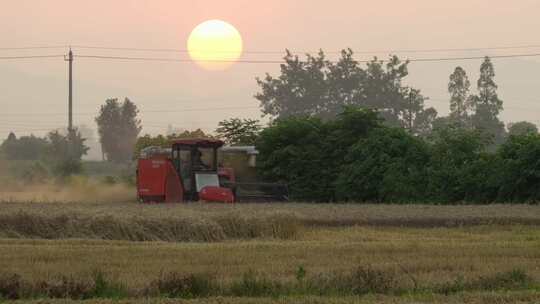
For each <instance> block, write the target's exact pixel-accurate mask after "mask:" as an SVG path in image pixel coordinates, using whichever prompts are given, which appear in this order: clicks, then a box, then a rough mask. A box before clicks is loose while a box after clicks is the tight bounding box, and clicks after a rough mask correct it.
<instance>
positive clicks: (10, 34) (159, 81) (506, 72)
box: [0, 0, 540, 138]
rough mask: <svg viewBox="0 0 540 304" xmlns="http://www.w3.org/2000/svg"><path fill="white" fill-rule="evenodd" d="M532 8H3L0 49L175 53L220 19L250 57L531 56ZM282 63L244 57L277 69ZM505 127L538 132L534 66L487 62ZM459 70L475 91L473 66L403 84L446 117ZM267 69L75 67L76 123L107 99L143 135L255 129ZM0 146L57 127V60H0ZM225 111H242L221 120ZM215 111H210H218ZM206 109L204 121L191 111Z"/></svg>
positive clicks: (20, 3)
mask: <svg viewBox="0 0 540 304" xmlns="http://www.w3.org/2000/svg"><path fill="white" fill-rule="evenodd" d="M539 16H540V1H539V0H516V1H508V0H505V1H497V0H491V1H487V0H485V1H484V0H482V1H480V0H454V1H438V0H409V1H397V0H396V1H359V0H356V1H352V0H351V1H340V0H336V1H331V2H330V1H318V0H295V1H290V0H289V1H253V0H251V1H244V0H238V1H224V0H216V1H182V0H175V1H172V0H147V1H143V0H140V1H136V0H114V1H111V0H93V1H87V0H69V1H68V0H2V4H1V6H0V48H10V47H25V46H51V45H52V46H55V45H91V46H92V45H94V46H108V47H136V48H176V49H184V48H185V47H186V39H187V37H188V35H189V33H190V32H191V30H192V29H193V28H194V27H195V26H196V25H197V24H199V23H201V22H203V21H205V20H208V19H222V20H225V21H228V22H230V23H232V24H233V25H235V26H236V27H237V28H238V30H239V31H240V32H241V33H242V36H243V39H244V43H245V49H246V50H248V51H283V50H284V49H285V48H289V49H292V50H298V51H300V52H304V51H314V50H317V49H319V48H322V49H324V50H327V51H338V50H340V49H342V48H346V47H351V48H353V50H356V51H358V52H361V51H362V52H363V51H368V52H369V51H379V50H380V51H383V52H379V53H378V54H377V52H375V53H370V54H367V53H366V54H364V53H362V54H357V58H358V59H366V58H370V57H371V56H373V55H379V56H382V57H386V56H387V55H388V52H387V50H407V49H434V48H474V47H497V46H516V45H540V36H539V29H540V18H539ZM65 51H66V50H65V49H42V50H31V51H28V50H25V51H22V50H10V51H8V50H0V57H2V56H18V55H43V54H53V55H55V54H64V53H65ZM75 52H76V54H78V55H113V56H147V57H176V58H187V56H186V55H185V54H176V55H175V54H168V53H140V52H133V51H104V50H94V49H78V48H75ZM518 53H519V54H521V53H540V47H536V48H528V49H512V50H498V51H490V52H489V53H486V51H482V52H479V51H468V52H441V53H398V55H401V56H403V57H404V58H407V57H409V58H437V57H455V56H457V57H459V56H478V55H486V54H488V55H497V54H518ZM281 57H282V55H280V54H270V55H268V54H245V55H244V58H245V59H279V58H281ZM494 63H495V68H496V72H497V78H496V81H497V82H498V84H499V86H500V95H501V97H502V99H503V100H504V101H505V106H506V110H505V111H504V113H503V115H502V116H503V119H504V120H506V121H516V120H530V121H534V122H535V123H540V121H539V119H540V118H538V116H539V115H538V114H540V94H539V93H537V92H538V88H539V87H540V77H539V76H538V75H539V72H540V57H535V58H520V59H500V60H495V61H494ZM457 65H462V66H463V67H465V69H466V70H467V71H468V73H469V76H470V77H471V81H472V82H473V83H475V82H476V78H477V74H478V73H477V70H478V67H479V65H480V61H457V62H444V63H412V64H411V65H410V73H411V75H410V76H409V77H408V80H407V82H408V83H409V84H412V85H414V86H415V87H417V88H420V89H421V90H422V92H424V93H425V95H427V96H429V97H431V98H432V101H430V102H429V103H428V104H429V105H433V106H435V107H436V108H437V109H438V110H439V112H440V113H441V114H446V113H447V112H448V110H447V108H448V103H447V99H448V94H447V92H446V86H447V83H448V76H449V74H450V73H451V72H452V71H453V69H454V68H455V66H457ZM278 69H279V67H278V66H277V65H275V64H274V65H268V64H240V63H239V64H236V65H235V66H233V67H232V68H231V69H229V70H227V71H222V72H210V71H205V70H202V69H201V68H199V67H198V66H196V65H195V64H193V63H151V62H115V61H103V60H101V61H98V60H92V59H83V58H80V59H77V60H76V61H75V70H74V71H75V110H74V111H75V113H76V116H75V123H76V124H77V125H79V124H86V125H88V126H90V127H92V128H95V124H94V122H93V118H94V117H95V115H96V113H97V110H98V108H99V106H100V105H101V104H102V103H103V102H104V100H105V99H107V98H109V97H120V98H123V97H124V96H128V97H130V98H131V99H132V100H133V101H134V102H136V103H137V104H138V105H139V107H140V109H141V117H142V119H143V124H144V127H145V129H144V132H149V133H158V132H165V130H166V128H167V126H168V125H169V124H171V125H173V126H174V127H177V128H187V129H193V128H199V127H201V128H204V129H210V130H212V129H214V128H215V126H216V123H217V121H219V120H221V119H224V118H229V117H237V116H240V117H251V118H258V117H260V113H259V112H258V110H257V106H258V103H257V101H256V100H255V99H254V98H253V95H254V94H255V93H256V92H257V85H256V83H255V77H257V76H263V75H264V73H265V72H270V73H273V74H276V72H277V71H278ZM0 106H1V109H2V110H1V112H0V138H3V137H5V136H6V135H7V133H8V132H9V131H10V130H13V131H17V134H28V133H30V132H32V133H35V134H39V135H42V134H44V133H45V130H48V129H50V128H55V127H60V126H63V125H65V124H66V120H67V118H66V117H65V116H66V114H65V113H66V111H67V110H66V107H67V64H66V63H65V62H64V61H63V60H62V58H55V59H40V60H25V61H20V60H18V61H6V60H0ZM223 107H241V108H244V109H238V110H234V111H231V110H228V111H227V110H223V109H221V110H220V109H219V108H223ZM216 108H217V109H216ZM197 109H212V110H208V111H189V110H197Z"/></svg>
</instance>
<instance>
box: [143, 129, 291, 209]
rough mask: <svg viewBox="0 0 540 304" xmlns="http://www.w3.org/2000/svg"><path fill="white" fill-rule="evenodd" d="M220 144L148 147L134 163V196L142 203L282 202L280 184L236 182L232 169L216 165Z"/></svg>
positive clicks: (185, 142) (200, 141)
mask: <svg viewBox="0 0 540 304" xmlns="http://www.w3.org/2000/svg"><path fill="white" fill-rule="evenodd" d="M223 146H224V143H223V142H222V141H220V140H215V139H182V140H176V141H173V142H172V145H171V148H165V149H164V148H159V147H149V148H146V149H144V150H143V151H142V152H141V156H140V158H139V159H138V163H137V196H138V199H139V201H141V202H144V203H178V202H193V201H202V202H221V203H235V202H240V201H249V202H258V201H284V200H287V195H288V193H287V188H286V186H284V185H281V184H270V183H258V182H255V183H253V182H251V183H239V182H237V176H236V175H235V170H234V169H232V168H227V167H224V166H222V165H220V164H219V157H218V152H220V151H221V150H222V147H223Z"/></svg>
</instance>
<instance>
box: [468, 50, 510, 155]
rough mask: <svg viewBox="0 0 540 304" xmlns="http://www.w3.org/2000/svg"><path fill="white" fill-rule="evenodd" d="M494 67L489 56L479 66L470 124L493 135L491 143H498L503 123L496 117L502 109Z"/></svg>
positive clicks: (502, 131) (501, 136)
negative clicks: (476, 91) (473, 110)
mask: <svg viewBox="0 0 540 304" xmlns="http://www.w3.org/2000/svg"><path fill="white" fill-rule="evenodd" d="M494 78H495V69H494V67H493V63H492V62H491V59H490V58H489V57H486V58H485V59H484V62H483V63H482V65H481V66H480V78H479V79H478V95H474V96H472V97H471V103H472V105H473V106H474V108H475V113H474V115H473V117H472V124H473V126H474V127H475V128H476V129H479V130H483V131H484V132H486V133H487V134H489V135H491V136H492V137H493V143H494V144H496V145H498V144H501V143H502V142H503V141H504V138H505V135H506V133H505V127H504V123H503V122H501V121H500V120H499V118H498V115H499V113H500V111H501V110H502V109H503V101H502V100H501V99H500V98H499V96H498V94H497V88H498V87H497V84H496V83H495V80H494Z"/></svg>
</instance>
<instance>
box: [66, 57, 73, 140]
mask: <svg viewBox="0 0 540 304" xmlns="http://www.w3.org/2000/svg"><path fill="white" fill-rule="evenodd" d="M65 60H66V61H68V62H69V95H68V134H69V135H70V136H71V133H72V132H73V52H72V51H71V48H70V49H69V54H68V57H67V58H66V59H65Z"/></svg>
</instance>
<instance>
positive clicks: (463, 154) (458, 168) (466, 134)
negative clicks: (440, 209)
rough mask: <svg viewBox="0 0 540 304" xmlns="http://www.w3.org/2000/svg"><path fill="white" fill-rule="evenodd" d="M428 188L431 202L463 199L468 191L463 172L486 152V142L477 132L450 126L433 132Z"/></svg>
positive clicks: (483, 135) (479, 132) (485, 138)
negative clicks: (432, 200) (433, 200)
mask: <svg viewBox="0 0 540 304" xmlns="http://www.w3.org/2000/svg"><path fill="white" fill-rule="evenodd" d="M429 139H430V150H431V152H430V154H431V157H430V163H429V166H428V174H429V175H428V176H429V183H428V187H429V190H430V193H431V196H432V197H433V199H435V200H438V201H442V202H448V203H452V202H459V201H463V200H465V198H466V197H467V192H468V191H469V190H471V189H470V188H469V186H468V185H469V184H468V183H467V182H466V181H467V180H468V179H469V178H468V177H467V174H466V172H467V170H468V169H469V168H470V166H472V165H473V164H475V163H476V162H477V161H478V159H479V158H480V157H481V155H482V154H483V153H484V152H485V151H486V147H487V145H488V144H489V143H490V141H489V139H488V138H487V137H486V135H485V134H484V133H482V132H481V131H478V130H469V129H464V128H462V127H460V126H458V125H450V126H447V127H443V128H440V129H436V130H435V131H434V132H433V134H432V135H431V136H430V138H429Z"/></svg>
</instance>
